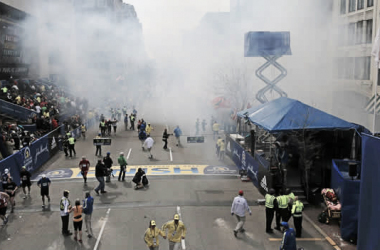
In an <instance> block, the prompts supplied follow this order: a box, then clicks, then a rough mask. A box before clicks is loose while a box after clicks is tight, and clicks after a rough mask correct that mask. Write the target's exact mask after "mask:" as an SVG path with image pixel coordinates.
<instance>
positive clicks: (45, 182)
mask: <svg viewBox="0 0 380 250" xmlns="http://www.w3.org/2000/svg"><path fill="white" fill-rule="evenodd" d="M50 184H51V181H50V179H49V178H47V177H46V175H45V174H43V175H42V178H41V179H40V180H39V181H38V182H37V185H38V186H39V187H40V189H41V197H42V207H45V196H46V197H47V198H48V202H49V203H50V196H49V187H50Z"/></svg>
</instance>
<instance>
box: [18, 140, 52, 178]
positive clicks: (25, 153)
mask: <svg viewBox="0 0 380 250" xmlns="http://www.w3.org/2000/svg"><path fill="white" fill-rule="evenodd" d="M20 153H21V158H20V160H21V161H20V164H21V166H26V169H27V170H28V171H29V172H31V173H33V172H34V171H36V170H37V169H38V168H39V167H41V166H42V165H43V164H44V163H45V162H47V161H48V160H49V159H50V153H49V140H48V137H47V136H46V135H45V136H44V137H41V138H40V139H38V140H37V141H35V142H34V143H33V144H32V145H30V146H29V147H24V148H22V149H21V150H20ZM17 158H18V159H19V157H17Z"/></svg>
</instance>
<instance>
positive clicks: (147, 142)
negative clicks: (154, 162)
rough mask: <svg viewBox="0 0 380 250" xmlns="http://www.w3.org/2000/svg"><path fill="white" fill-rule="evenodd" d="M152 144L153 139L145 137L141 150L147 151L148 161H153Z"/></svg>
mask: <svg viewBox="0 0 380 250" xmlns="http://www.w3.org/2000/svg"><path fill="white" fill-rule="evenodd" d="M153 144H154V140H153V138H152V137H150V135H147V138H146V139H145V141H144V144H143V149H144V148H146V149H147V150H148V155H149V156H148V157H149V159H153V155H152V148H153Z"/></svg>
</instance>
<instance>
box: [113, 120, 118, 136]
mask: <svg viewBox="0 0 380 250" xmlns="http://www.w3.org/2000/svg"><path fill="white" fill-rule="evenodd" d="M117 122H118V120H116V118H114V119H113V121H112V126H113V133H114V134H115V135H116V129H117Z"/></svg>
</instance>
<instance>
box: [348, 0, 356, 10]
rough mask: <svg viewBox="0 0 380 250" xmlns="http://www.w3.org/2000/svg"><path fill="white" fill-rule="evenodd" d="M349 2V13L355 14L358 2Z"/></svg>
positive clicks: (353, 0) (352, 0)
mask: <svg viewBox="0 0 380 250" xmlns="http://www.w3.org/2000/svg"><path fill="white" fill-rule="evenodd" d="M348 1H349V4H348V11H349V12H353V11H355V10H356V8H355V7H356V0H348Z"/></svg>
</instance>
